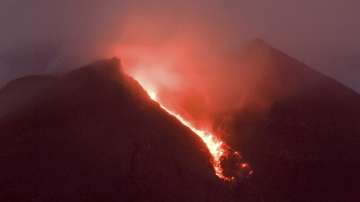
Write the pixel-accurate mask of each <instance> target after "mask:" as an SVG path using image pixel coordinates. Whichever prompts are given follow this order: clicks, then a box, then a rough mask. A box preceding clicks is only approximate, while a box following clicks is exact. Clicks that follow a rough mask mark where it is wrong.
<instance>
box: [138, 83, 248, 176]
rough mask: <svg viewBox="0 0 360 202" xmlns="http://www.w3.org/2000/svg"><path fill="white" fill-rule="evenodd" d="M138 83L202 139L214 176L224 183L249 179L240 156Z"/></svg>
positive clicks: (246, 166) (154, 99) (153, 98)
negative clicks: (209, 155)
mask: <svg viewBox="0 0 360 202" xmlns="http://www.w3.org/2000/svg"><path fill="white" fill-rule="evenodd" d="M138 82H139V83H140V85H142V86H143V88H144V89H145V91H146V92H147V93H148V95H149V97H150V98H151V99H152V100H153V101H155V102H157V103H158V104H159V105H160V107H161V108H162V109H163V110H165V111H166V112H167V113H169V114H170V115H172V116H173V117H175V118H176V119H177V120H178V121H180V122H181V123H182V124H183V125H184V126H186V127H187V128H189V129H190V130H191V131H192V132H194V133H195V134H196V135H197V136H199V137H200V138H201V139H202V141H203V142H204V143H205V144H206V146H207V148H208V150H209V152H210V154H211V156H212V165H213V167H214V171H215V174H216V176H218V177H219V178H220V179H222V180H225V181H236V180H239V179H241V178H245V177H249V176H250V175H252V174H253V171H252V169H251V168H250V165H249V164H248V163H245V162H244V161H243V159H242V157H241V155H240V154H239V153H238V152H236V151H233V150H232V149H231V148H230V147H229V146H227V145H226V144H225V143H224V142H223V141H222V140H220V139H219V138H218V137H217V136H216V135H214V134H212V133H211V132H208V131H205V130H200V129H197V128H196V127H194V125H193V124H192V123H191V122H190V121H188V120H186V119H185V118H184V117H182V116H181V115H180V114H178V113H176V112H174V111H172V110H170V109H168V108H167V107H165V106H164V105H163V104H161V102H160V100H159V99H158V97H157V94H156V92H155V91H153V90H151V89H149V88H146V85H143V83H141V81H138Z"/></svg>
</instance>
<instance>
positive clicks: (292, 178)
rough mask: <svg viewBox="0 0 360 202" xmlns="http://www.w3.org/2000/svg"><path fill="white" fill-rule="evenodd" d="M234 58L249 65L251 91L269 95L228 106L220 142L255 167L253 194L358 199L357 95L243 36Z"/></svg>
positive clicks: (286, 198)
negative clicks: (265, 101) (264, 101)
mask: <svg viewBox="0 0 360 202" xmlns="http://www.w3.org/2000/svg"><path fill="white" fill-rule="evenodd" d="M238 63H239V64H240V65H241V64H247V65H249V66H251V67H252V68H253V69H251V70H250V71H251V72H256V73H257V74H256V76H257V79H258V80H257V82H256V83H257V85H256V90H257V92H260V94H261V96H263V97H267V98H269V100H271V104H270V106H269V107H268V108H267V109H266V110H265V112H264V111H262V112H259V111H258V110H257V109H256V106H254V107H253V109H251V107H250V108H246V109H243V110H239V111H236V112H232V113H231V115H228V116H230V117H231V118H229V117H228V118H227V120H228V121H224V122H223V123H221V124H222V125H224V126H223V127H225V128H226V129H227V130H228V133H229V134H231V135H229V136H227V137H226V142H228V143H229V144H231V145H232V146H233V147H234V148H235V149H238V150H240V151H241V152H242V153H243V155H244V156H246V157H247V159H248V161H249V163H250V164H251V165H252V166H253V168H254V170H255V171H256V175H254V178H253V179H252V181H251V185H249V186H252V187H255V188H254V190H253V191H254V193H253V195H255V196H256V198H257V199H256V200H258V201H358V200H359V199H360V198H359V196H358V194H357V187H358V182H359V180H360V174H359V169H360V158H358V156H357V155H358V154H360V96H359V95H358V94H357V93H356V92H354V91H353V90H351V89H349V88H347V87H345V86H343V85H342V84H340V83H339V82H337V81H335V80H333V79H331V78H329V77H327V76H325V75H323V74H321V73H319V72H317V71H315V70H313V69H311V68H310V67H308V66H306V65H305V64H302V63H301V62H299V61H297V60H296V59H293V58H291V57H289V56H287V55H286V54H284V53H282V52H280V51H278V50H276V49H274V48H273V47H271V46H270V45H268V44H266V42H264V41H262V40H255V41H253V42H252V43H249V45H248V46H247V48H246V49H245V50H244V51H243V52H242V53H241V54H240V56H238Z"/></svg>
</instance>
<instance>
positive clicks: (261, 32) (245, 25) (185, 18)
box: [0, 0, 360, 92]
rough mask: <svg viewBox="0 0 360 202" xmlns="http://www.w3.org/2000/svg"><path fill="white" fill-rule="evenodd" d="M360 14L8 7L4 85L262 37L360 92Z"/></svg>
mask: <svg viewBox="0 0 360 202" xmlns="http://www.w3.org/2000/svg"><path fill="white" fill-rule="evenodd" d="M359 8H360V1H357V0H343V1H335V0H312V1H310V0H305V1H300V0H267V1H251V0H224V1H215V0H214V1H213V0H206V1H205V0H204V1H201V0H195V1H194V0H191V1H186V0H185V1H180V0H174V1H165V0H163V1H160V0H155V1H146V0H142V1H135V0H132V1H130V0H129V1H119V0H108V1H102V0H77V1H74V0H61V1H60V0H52V1H48V0H27V1H25V0H2V1H1V2H0V26H1V32H0V83H2V84H3V83H4V82H6V81H8V80H10V79H13V78H16V77H18V76H21V75H26V74H34V73H35V74H38V73H49V72H57V71H62V69H61V68H63V67H68V66H74V65H82V64H84V63H89V62H91V61H92V60H93V59H95V58H99V57H105V56H109V54H111V50H112V49H113V48H114V47H116V46H117V45H122V44H139V43H140V44H146V45H147V44H152V45H153V44H157V43H160V42H161V41H163V40H166V39H169V38H171V37H172V36H175V35H178V34H179V33H181V34H189V35H192V34H202V35H206V36H207V37H208V38H209V39H210V40H211V41H214V44H215V45H216V47H218V49H219V50H236V49H237V48H238V47H239V46H241V44H242V42H244V41H247V40H249V39H251V38H254V37H258V38H262V39H264V40H265V41H267V42H268V43H270V44H271V45H272V46H274V47H276V48H278V49H280V50H282V51H283V52H285V53H287V54H289V55H291V56H293V57H295V58H297V59H299V60H301V61H302V62H304V63H306V64H308V65H309V66H311V67H313V68H315V69H317V70H319V71H321V72H323V73H325V74H327V75H330V76H332V77H334V78H335V79H337V80H338V81H341V82H342V83H344V84H345V85H347V86H349V87H351V88H353V89H355V90H357V91H358V92H360V40H359V38H358V36H360V23H359V21H358V19H360V13H359V12H358V9H359Z"/></svg>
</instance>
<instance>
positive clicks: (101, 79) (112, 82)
mask: <svg viewBox="0 0 360 202" xmlns="http://www.w3.org/2000/svg"><path fill="white" fill-rule="evenodd" d="M20 100H21V101H23V102H25V103H21V102H20ZM11 103H14V105H11ZM0 105H1V106H6V109H7V110H6V111H3V110H2V111H3V113H2V116H1V117H0V131H1V141H0V142H1V143H0V148H1V149H0V155H1V156H0V164H1V167H0V173H1V175H0V200H1V201H196V202H198V201H219V200H223V201H231V200H232V195H231V194H229V189H228V187H227V186H224V184H223V183H222V182H221V181H220V180H219V179H218V178H217V177H216V176H215V175H214V171H213V168H212V165H211V163H210V154H209V153H208V150H207V148H206V146H205V145H204V144H203V142H202V141H201V140H200V139H199V138H198V137H197V136H196V135H195V134H193V133H192V132H191V131H190V130H189V129H187V128H186V127H184V126H183V125H181V124H180V123H179V122H178V121H177V120H176V119H175V118H173V117H172V116H170V115H168V114H167V113H166V112H164V111H163V110H162V109H161V108H160V107H159V105H158V104H157V103H155V102H153V101H151V100H150V99H149V97H148V96H147V94H146V93H145V91H144V90H143V89H142V88H141V86H140V85H139V84H138V83H137V82H136V81H134V80H133V79H132V78H130V77H128V76H126V75H125V74H124V73H123V72H122V70H121V65H120V64H119V61H118V60H117V59H111V60H103V61H98V62H96V63H94V64H91V65H88V66H86V67H82V68H80V69H77V70H75V71H73V72H70V73H68V74H65V75H62V76H56V77H55V76H53V77H49V76H31V77H25V78H21V79H18V80H15V81H13V82H10V83H9V84H8V85H7V86H5V87H4V88H3V89H2V90H1V91H0ZM2 109H4V107H3V108H2Z"/></svg>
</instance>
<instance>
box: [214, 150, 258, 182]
mask: <svg viewBox="0 0 360 202" xmlns="http://www.w3.org/2000/svg"><path fill="white" fill-rule="evenodd" d="M220 162H221V167H222V168H223V173H224V175H225V176H227V177H229V178H230V180H232V181H234V182H240V181H242V180H243V179H246V178H249V177H250V176H251V175H252V174H253V173H254V171H253V170H252V168H251V166H250V165H249V164H248V163H247V162H245V160H244V158H243V157H242V156H241V155H240V154H239V153H238V152H236V151H233V150H229V151H228V153H227V154H226V155H224V156H223V157H222V158H221V159H220Z"/></svg>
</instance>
